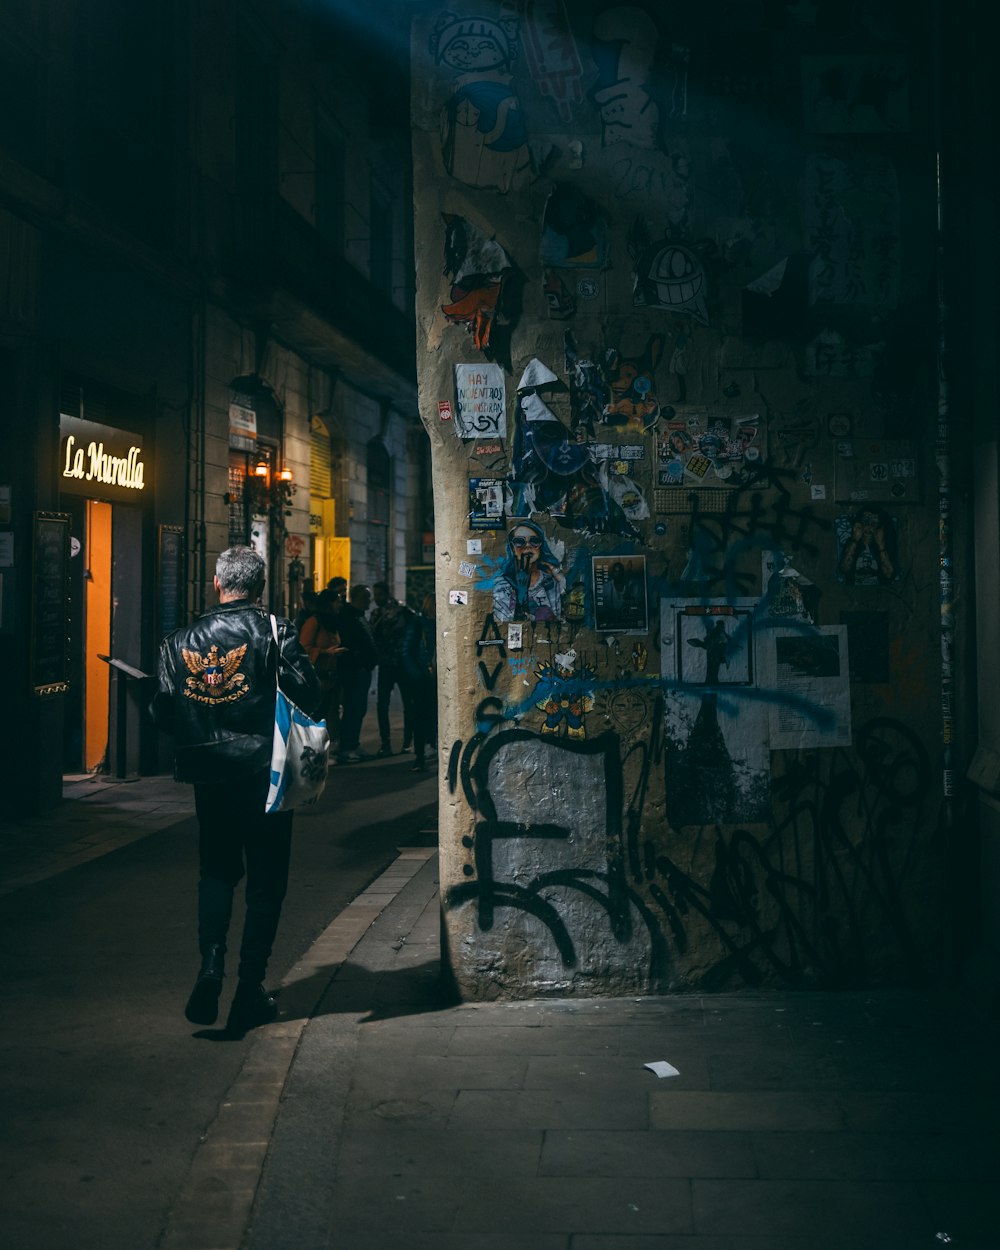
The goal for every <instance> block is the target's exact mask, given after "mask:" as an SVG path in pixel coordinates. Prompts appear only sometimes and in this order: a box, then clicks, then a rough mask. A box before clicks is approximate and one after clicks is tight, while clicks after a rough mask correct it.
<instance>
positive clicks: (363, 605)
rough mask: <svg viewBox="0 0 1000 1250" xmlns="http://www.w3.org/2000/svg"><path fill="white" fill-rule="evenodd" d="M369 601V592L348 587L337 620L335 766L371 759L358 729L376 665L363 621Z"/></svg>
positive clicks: (370, 593) (370, 641) (372, 645)
mask: <svg viewBox="0 0 1000 1250" xmlns="http://www.w3.org/2000/svg"><path fill="white" fill-rule="evenodd" d="M371 601H372V592H371V591H370V590H369V589H368V587H367V586H364V585H361V584H360V583H358V584H357V585H355V586H352V587H351V593H350V596H349V600H348V602H347V603H345V604H342V605H341V607H340V611H339V613H338V616H337V628H338V632H339V634H340V645H341V647H342V648H343V651H342V653H341V654H340V656H338V658H337V671H338V673H339V675H340V692H341V698H342V699H343V702H344V714H343V717H342V719H341V723H340V743H339V745H338V747H337V763H338V764H357V763H360V762H361V761H362V760H366V759H370V758H371V756H369V755H367V754H366V753H365V752H364V751H362V750H361V726H362V723H363V722H364V719H365V714H366V712H367V711H368V691H369V690H370V689H371V684H372V672H373V671H374V669H375V665H376V663H377V661H378V655H377V653H376V651H375V642H374V639H373V638H372V634H371V630H370V629H369V628H368V622H367V621H366V620H365V613H366V612H367V611H368V609H369V607H370V606H371Z"/></svg>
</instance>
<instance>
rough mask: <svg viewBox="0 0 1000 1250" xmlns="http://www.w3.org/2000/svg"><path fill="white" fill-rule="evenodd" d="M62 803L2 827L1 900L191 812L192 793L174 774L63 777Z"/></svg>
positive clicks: (114, 849)
mask: <svg viewBox="0 0 1000 1250" xmlns="http://www.w3.org/2000/svg"><path fill="white" fill-rule="evenodd" d="M63 798H64V799H65V800H66V801H65V802H64V803H63V804H62V806H61V807H58V808H56V809H55V810H53V811H51V812H48V813H46V814H45V815H44V816H25V817H23V818H21V819H19V820H14V821H5V822H4V823H3V825H2V826H0V841H2V844H3V863H2V864H0V898H2V897H3V896H4V895H5V894H11V893H13V891H14V890H19V889H21V888H22V887H23V886H26V885H34V884H35V882H37V881H45V880H47V879H48V878H49V877H53V876H55V875H56V874H57V873H60V872H65V871H66V870H67V869H68V868H75V867H76V866H77V865H78V864H85V863H87V861H88V860H92V859H98V858H99V857H100V856H102V855H107V854H109V853H110V852H111V851H116V850H118V849H119V847H123V846H128V844H129V843H130V842H136V841H138V840H139V839H140V838H146V837H148V836H149V835H150V834H152V833H156V832H157V831H158V830H160V829H166V828H167V827H169V826H170V825H174V824H177V823H178V822H180V821H182V820H186V819H187V818H188V817H189V816H193V815H194V793H193V791H192V789H191V787H190V786H181V785H178V784H177V782H176V781H174V779H173V777H167V776H160V777H140V778H138V779H136V780H134V781H118V780H116V779H115V778H111V777H102V776H99V775H97V774H94V775H86V776H79V777H65V778H63Z"/></svg>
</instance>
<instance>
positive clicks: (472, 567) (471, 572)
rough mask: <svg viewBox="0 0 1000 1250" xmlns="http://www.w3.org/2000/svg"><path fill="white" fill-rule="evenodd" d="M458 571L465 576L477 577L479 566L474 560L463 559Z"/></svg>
mask: <svg viewBox="0 0 1000 1250" xmlns="http://www.w3.org/2000/svg"><path fill="white" fill-rule="evenodd" d="M458 571H459V572H460V573H461V574H462V576H463V577H475V576H476V573H477V572H478V571H479V568H478V565H477V564H476V563H475V561H473V560H462V561H460V562H459V565H458Z"/></svg>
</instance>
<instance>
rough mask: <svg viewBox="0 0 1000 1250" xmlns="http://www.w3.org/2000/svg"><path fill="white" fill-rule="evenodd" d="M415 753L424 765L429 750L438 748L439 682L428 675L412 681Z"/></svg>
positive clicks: (418, 760)
mask: <svg viewBox="0 0 1000 1250" xmlns="http://www.w3.org/2000/svg"><path fill="white" fill-rule="evenodd" d="M412 691H413V713H412V715H413V751H414V754H415V755H416V757H417V762H418V763H423V760H424V755H425V754H426V751H427V748H428V747H429V746H430V747H436V746H437V717H438V702H437V682H436V680H435V679H434V678H433V677H432V676H431V675H430V674H429V673H428V674H426V676H423V677H417V678H414V679H412Z"/></svg>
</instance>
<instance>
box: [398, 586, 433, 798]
mask: <svg viewBox="0 0 1000 1250" xmlns="http://www.w3.org/2000/svg"><path fill="white" fill-rule="evenodd" d="M403 663H404V665H405V667H406V671H407V673H408V674H409V677H410V682H411V686H410V694H411V699H412V703H411V717H412V722H413V750H414V752H415V754H416V757H417V758H416V760H415V761H414V764H413V767H412V768H411V769H410V771H411V772H414V773H420V772H423V771H424V770H425V768H426V766H427V765H426V753H427V749H428V747H430V748H432V749H433V748H436V747H437V626H436V623H435V620H434V596H433V595H425V596H424V601H423V604H422V605H421V611H420V612H419V613H417V614H416V615H415V616H414V617H413V620H412V621H411V622H410V623H409V625H408V626H407V630H406V637H405V641H404V644H403Z"/></svg>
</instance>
